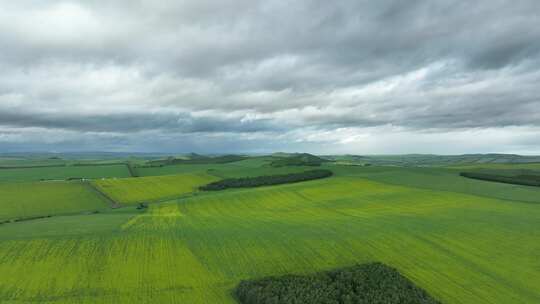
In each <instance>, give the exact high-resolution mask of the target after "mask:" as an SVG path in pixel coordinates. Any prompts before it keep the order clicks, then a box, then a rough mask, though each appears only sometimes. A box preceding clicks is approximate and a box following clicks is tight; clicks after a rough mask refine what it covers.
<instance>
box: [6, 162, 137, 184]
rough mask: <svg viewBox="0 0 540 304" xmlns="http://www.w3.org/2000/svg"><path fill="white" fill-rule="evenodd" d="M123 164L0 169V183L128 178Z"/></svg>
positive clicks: (127, 172)
mask: <svg viewBox="0 0 540 304" xmlns="http://www.w3.org/2000/svg"><path fill="white" fill-rule="evenodd" d="M129 176H130V174H129V171H128V169H127V166H126V165H124V164H118V165H105V166H103V165H100V166H57V167H34V168H14V169H0V182H21V181H39V180H42V179H45V180H64V179H68V178H103V177H129Z"/></svg>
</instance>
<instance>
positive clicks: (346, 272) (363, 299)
mask: <svg viewBox="0 0 540 304" xmlns="http://www.w3.org/2000/svg"><path fill="white" fill-rule="evenodd" d="M234 294H235V297H236V298H237V300H238V301H239V302H240V303H242V304H278V303H279V304H290V303H291V304H292V303H295V304H296V303H311V304H318V303H321V304H322V303H325V304H334V303H335V304H361V303H370V304H397V303H416V304H435V303H439V302H438V301H437V300H435V299H433V298H432V297H431V296H430V295H429V294H427V293H426V292H425V291H424V290H422V289H420V288H419V287H417V286H416V285H414V284H413V283H412V282H411V281H410V280H408V279H407V278H405V277H403V276H402V275H400V274H399V272H397V270H395V269H394V268H391V267H388V266H386V265H384V264H381V263H370V264H364V265H358V266H355V267H350V268H344V269H339V270H335V271H330V272H323V273H317V274H313V275H307V276H298V275H287V276H283V277H271V278H265V279H261V280H256V281H242V282H240V284H239V285H238V286H237V288H236V289H235V291H234Z"/></svg>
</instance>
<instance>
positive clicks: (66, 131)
mask: <svg viewBox="0 0 540 304" xmlns="http://www.w3.org/2000/svg"><path fill="white" fill-rule="evenodd" d="M538 11H540V3H539V2H538V1H534V0H530V1H527V0H526V1H519V2H517V3H516V2H511V1H503V0H495V1H493V0H490V1H487V0H485V1H475V2H474V3H472V2H471V3H467V2H463V1H437V2H434V1H416V0H415V1H406V2H403V1H385V2H384V3H379V2H373V1H358V0H355V1H352V0H351V1H339V2H338V3H334V2H329V1H307V0H306V1H295V2H294V3H286V2H283V1H243V0H239V1H227V0H226V1H219V2H215V1H137V2H133V1H114V3H110V1H98V0H91V1H38V0H35V1H15V2H13V1H12V2H7V1H5V2H2V3H0V50H1V52H0V70H1V71H2V73H0V149H3V150H5V151H12V150H13V151H14V150H55V151H63V150H69V151H72V150H112V151H133V150H137V151H162V152H165V151H166V152H187V151H197V152H270V151H274V150H285V151H299V150H306V151H311V152H318V153H412V152H416V153H418V152H429V153H468V152H514V153H540V131H539V130H540V86H538V84H539V83H540V18H538V16H537V15H538V14H537V12H538Z"/></svg>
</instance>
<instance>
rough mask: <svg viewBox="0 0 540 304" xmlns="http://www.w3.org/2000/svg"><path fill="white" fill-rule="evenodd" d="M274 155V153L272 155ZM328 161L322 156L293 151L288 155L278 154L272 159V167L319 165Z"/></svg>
mask: <svg viewBox="0 0 540 304" xmlns="http://www.w3.org/2000/svg"><path fill="white" fill-rule="evenodd" d="M273 156H274V157H275V155H273ZM325 162H329V160H326V159H324V158H321V157H318V156H315V155H313V154H309V153H295V154H289V155H288V156H278V159H276V160H274V161H272V162H271V163H270V165H271V166H272V167H285V166H320V165H321V164H322V163H325Z"/></svg>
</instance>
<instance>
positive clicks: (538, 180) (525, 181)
mask: <svg viewBox="0 0 540 304" xmlns="http://www.w3.org/2000/svg"><path fill="white" fill-rule="evenodd" d="M459 175H461V176H463V177H468V178H474V179H480V180H485V181H491V182H499V183H506V184H516V185H525V186H537V187H540V176H538V175H516V176H502V175H495V174H489V173H479V172H461V173H460V174H459Z"/></svg>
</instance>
